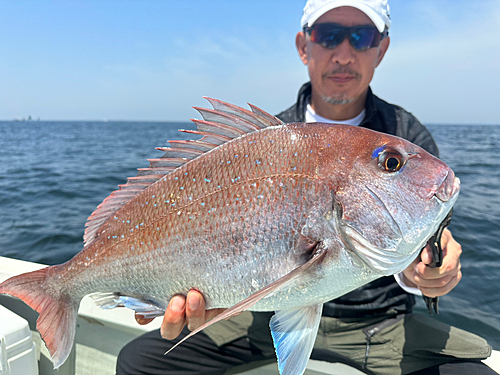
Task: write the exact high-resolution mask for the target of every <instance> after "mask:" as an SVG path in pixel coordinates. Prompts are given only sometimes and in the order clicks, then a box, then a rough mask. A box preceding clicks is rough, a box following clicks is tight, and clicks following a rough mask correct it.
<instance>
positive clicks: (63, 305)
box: [0, 266, 79, 369]
mask: <svg viewBox="0 0 500 375" xmlns="http://www.w3.org/2000/svg"><path fill="white" fill-rule="evenodd" d="M57 267H60V266H53V267H47V268H43V269H41V270H38V271H34V272H29V273H24V274H21V275H18V276H14V277H11V278H10V279H7V280H6V281H4V282H3V283H2V284H0V294H8V295H11V296H14V297H17V298H19V299H21V300H22V301H23V302H24V303H26V304H27V305H28V306H29V307H31V308H32V309H33V310H36V311H37V312H38V313H39V314H40V316H39V317H38V320H37V321H36V329H37V330H38V332H40V335H41V337H42V339H43V341H44V342H45V345H46V346H47V349H48V350H49V352H50V355H51V358H52V362H53V364H54V369H57V368H59V367H60V366H61V365H62V364H63V363H64V361H66V359H67V358H68V357H69V355H70V353H71V349H72V348H73V341H74V338H75V331H76V318H77V316H78V305H79V301H76V300H71V299H70V298H69V297H66V296H64V295H60V296H58V297H57V298H56V297H55V296H53V295H51V294H49V293H48V292H47V291H46V290H45V288H44V286H45V285H47V284H48V282H47V278H48V277H50V276H49V275H50V274H52V272H53V271H54V269H55V268H57Z"/></svg>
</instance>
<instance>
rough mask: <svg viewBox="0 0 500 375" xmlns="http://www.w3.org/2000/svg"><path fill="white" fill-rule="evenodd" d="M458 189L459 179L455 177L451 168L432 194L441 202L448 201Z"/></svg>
mask: <svg viewBox="0 0 500 375" xmlns="http://www.w3.org/2000/svg"><path fill="white" fill-rule="evenodd" d="M459 191H460V179H459V178H458V177H455V173H453V171H452V170H450V172H449V173H448V174H447V175H446V177H445V179H444V180H443V182H442V183H441V185H439V187H438V188H437V190H436V192H435V193H434V196H435V197H436V198H437V199H439V200H440V201H441V202H448V201H449V200H450V199H452V198H453V197H454V196H455V195H456V194H458V192H459Z"/></svg>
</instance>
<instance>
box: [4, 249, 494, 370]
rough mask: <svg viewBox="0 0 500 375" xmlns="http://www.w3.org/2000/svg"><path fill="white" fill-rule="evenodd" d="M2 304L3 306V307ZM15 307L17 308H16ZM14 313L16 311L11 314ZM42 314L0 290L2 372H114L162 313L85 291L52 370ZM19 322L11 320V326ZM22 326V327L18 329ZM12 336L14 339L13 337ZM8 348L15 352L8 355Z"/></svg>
mask: <svg viewBox="0 0 500 375" xmlns="http://www.w3.org/2000/svg"><path fill="white" fill-rule="evenodd" d="M44 267H46V265H43V264H38V263H32V262H26V261H22V260H16V259H11V258H7V257H0V282H2V281H4V280H6V279H7V278H9V277H11V276H14V275H17V274H20V273H24V272H31V271H35V270H38V269H41V268H44ZM2 306H3V307H4V308H6V309H8V310H6V309H4V308H2ZM9 310H10V311H9ZM12 313H14V314H12ZM13 317H15V318H14V319H13ZM37 318H38V314H37V313H36V312H34V311H33V310H32V309H31V308H29V307H28V306H27V305H25V304H24V303H23V302H22V301H21V300H19V299H16V298H12V297H9V296H6V295H0V343H1V346H0V374H2V375H37V374H38V375H48V374H58V375H110V374H114V373H115V365H116V358H117V356H118V353H119V352H120V350H121V348H122V347H123V346H124V345H125V344H127V343H128V342H130V341H131V340H133V339H134V338H136V337H137V336H139V335H141V334H143V333H145V332H148V331H151V330H153V329H156V328H159V327H160V324H161V319H155V321H153V322H152V323H150V324H148V325H146V326H140V325H138V324H137V323H136V321H135V319H134V314H133V312H132V311H131V310H129V309H113V310H102V309H100V308H98V307H97V306H96V305H95V304H94V302H93V301H92V300H91V299H90V298H89V297H88V296H87V297H85V298H84V299H83V300H82V302H81V305H80V309H79V311H78V320H77V328H76V335H75V343H74V348H73V350H72V352H71V355H70V357H69V358H68V360H67V361H66V362H65V363H64V364H63V365H62V366H61V367H60V368H59V369H58V370H54V369H53V366H52V362H51V361H50V356H49V352H48V350H47V348H46V347H45V345H44V343H43V341H42V340H41V337H40V335H39V334H38V332H37V331H36V329H35V324H36V319H37ZM8 319H12V321H14V320H15V321H16V322H21V323H22V322H24V323H25V332H26V334H24V335H23V334H21V333H19V332H18V333H17V334H15V335H14V336H15V337H16V338H17V339H16V341H15V342H14V343H10V344H9V343H7V344H8V345H7V344H6V340H4V336H3V334H4V333H3V332H2V331H1V329H2V324H1V323H2V322H3V323H4V327H5V325H7V324H9V323H8V322H7V320H8ZM14 327H15V325H14V324H12V325H11V328H14ZM20 331H21V329H20ZM11 341H12V340H11ZM9 353H11V354H12V356H9ZM483 362H485V363H486V364H487V365H488V366H490V367H491V368H492V369H493V370H495V371H496V372H499V371H500V352H499V351H496V350H494V351H493V354H492V356H491V357H489V358H487V359H486V360H485V361H483ZM227 374H238V375H279V374H278V369H277V365H276V362H275V361H272V360H270V361H263V362H255V363H252V364H249V365H244V366H240V367H237V368H234V369H232V370H231V371H230V372H227ZM327 374H330V375H331V374H342V375H361V374H363V372H361V371H359V370H358V369H356V368H353V367H350V366H348V365H347V364H344V363H340V362H339V363H330V362H323V361H317V360H309V363H308V366H307V370H306V372H305V373H304V375H327Z"/></svg>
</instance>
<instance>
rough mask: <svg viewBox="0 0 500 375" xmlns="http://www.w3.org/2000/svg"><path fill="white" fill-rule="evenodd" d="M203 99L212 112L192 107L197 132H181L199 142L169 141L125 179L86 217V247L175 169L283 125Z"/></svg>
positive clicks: (255, 110)
mask: <svg viewBox="0 0 500 375" xmlns="http://www.w3.org/2000/svg"><path fill="white" fill-rule="evenodd" d="M205 99H207V100H208V101H209V102H210V104H211V105H212V107H213V109H204V108H198V107H194V108H195V109H196V110H197V111H198V112H199V113H200V115H201V116H202V117H203V120H192V121H193V122H194V123H195V125H196V130H180V131H181V132H185V133H191V134H195V135H197V136H201V138H200V139H190V140H172V141H168V142H169V143H170V147H158V148H157V150H160V151H163V152H164V154H163V156H161V157H159V158H154V159H149V160H148V161H149V162H150V163H149V167H148V168H140V169H139V172H138V174H137V176H135V177H130V178H128V179H127V183H126V184H123V185H120V186H119V187H120V189H119V190H116V191H114V192H112V193H111V194H110V195H109V197H107V198H106V199H105V200H104V201H103V202H102V203H101V204H100V205H99V206H98V207H97V209H96V210H95V211H94V212H93V213H92V215H90V216H89V218H88V219H87V223H86V224H85V227H86V229H85V234H84V236H83V240H84V244H85V246H87V245H88V244H90V243H91V242H92V241H94V240H95V239H96V238H97V237H98V234H99V229H100V227H101V226H102V225H103V224H104V223H105V222H106V221H107V220H108V219H109V218H111V217H112V216H113V215H114V214H115V213H116V212H117V211H119V210H120V209H121V208H122V207H123V206H125V205H126V204H127V203H128V202H130V200H132V199H133V198H134V197H135V196H137V195H139V194H140V193H141V192H142V191H144V190H145V189H146V188H148V187H149V186H151V185H153V184H154V183H156V182H157V181H159V180H160V179H162V178H163V177H164V176H166V175H168V174H169V173H172V172H173V171H175V170H176V169H177V168H179V167H182V166H183V165H184V164H186V163H188V162H189V161H191V160H193V159H196V158H197V157H199V156H201V155H203V154H205V153H206V152H208V151H210V150H212V149H214V148H216V147H218V146H220V145H222V144H224V143H226V142H229V141H231V140H232V139H235V138H238V137H240V136H242V135H245V134H247V133H253V132H255V131H258V130H260V129H264V128H267V127H269V126H277V125H283V124H284V123H283V122H282V121H281V120H280V119H278V118H277V117H275V116H273V115H271V114H269V113H267V112H265V111H263V110H262V109H260V108H258V107H256V106H254V105H250V108H251V109H252V110H251V111H250V110H247V109H244V108H241V107H238V106H236V105H234V104H229V103H226V102H223V101H220V100H217V99H212V98H207V97H205Z"/></svg>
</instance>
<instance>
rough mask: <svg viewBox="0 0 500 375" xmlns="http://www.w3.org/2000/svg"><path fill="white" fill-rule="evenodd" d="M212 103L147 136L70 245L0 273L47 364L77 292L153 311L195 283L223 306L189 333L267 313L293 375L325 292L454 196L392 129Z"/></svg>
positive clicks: (429, 228) (435, 221)
mask: <svg viewBox="0 0 500 375" xmlns="http://www.w3.org/2000/svg"><path fill="white" fill-rule="evenodd" d="M209 101H210V102H211V103H212V105H213V107H214V110H204V109H198V110H199V112H200V113H201V114H202V116H203V118H204V119H203V120H194V122H195V123H196V124H197V127H198V128H197V130H195V131H188V132H190V133H194V134H198V135H200V136H201V137H202V138H201V139H200V140H190V141H182V142H180V141H179V142H175V141H174V142H172V147H170V148H168V147H167V148H165V147H163V148H160V150H162V151H164V153H165V154H164V155H163V156H162V157H160V158H155V159H151V160H150V166H149V168H142V169H140V170H139V173H138V175H137V176H136V177H132V178H129V179H128V182H127V184H125V185H121V186H120V190H118V191H115V192H113V193H112V194H111V195H110V196H109V197H108V198H106V199H105V200H104V202H103V203H102V204H101V205H99V207H98V208H97V209H96V211H95V212H94V213H93V214H92V215H91V216H90V218H89V220H88V223H87V224H86V227H87V229H86V231H85V236H84V240H85V246H84V249H83V250H82V251H81V252H80V253H78V254H77V255H76V256H75V257H74V258H73V259H71V260H70V261H68V262H66V263H65V264H62V265H57V266H52V267H48V268H45V269H42V270H39V271H35V272H32V273H28V274H23V275H19V276H15V277H13V278H11V279H9V280H6V281H5V282H4V283H2V284H0V293H6V294H10V295H13V296H16V297H19V298H21V299H23V300H24V301H25V302H26V303H28V304H29V305H30V306H31V307H32V308H34V309H35V310H37V311H38V312H39V313H40V318H39V320H38V321H37V329H38V330H39V331H40V333H41V336H42V338H43V339H44V341H45V343H46V344H47V347H48V349H49V351H50V353H51V355H52V358H53V361H54V366H55V367H56V368H57V367H59V366H60V365H61V364H62V363H63V362H64V361H65V359H66V358H67V356H68V355H69V351H70V350H71V345H72V342H73V339H74V333H75V324H76V315H77V309H78V305H79V302H80V300H81V298H82V297H84V296H85V295H88V294H91V295H92V296H93V298H94V301H95V302H96V303H97V304H98V305H99V306H101V307H103V308H114V307H121V306H125V307H129V308H131V309H133V310H135V311H136V312H138V313H139V314H141V315H143V316H151V317H154V316H158V315H162V314H163V313H164V311H165V308H166V306H167V304H168V302H169V300H170V299H171V298H172V297H173V296H174V295H175V294H184V295H185V294H187V292H188V291H189V290H190V289H193V288H194V289H197V290H199V291H201V292H202V293H203V295H204V297H205V299H206V306H207V308H227V309H226V310H225V311H224V312H223V313H221V314H220V315H219V316H217V317H216V318H214V319H213V320H212V321H210V322H208V323H206V324H205V325H203V326H201V327H200V328H198V329H197V330H195V331H193V332H192V333H191V335H192V334H195V333H196V332H198V331H199V330H200V329H203V328H204V327H205V326H207V325H210V324H213V323H214V322H217V321H220V320H221V319H226V318H230V317H231V316H234V315H236V314H238V313H239V312H241V311H243V310H252V311H273V310H274V311H277V313H276V315H275V316H274V317H273V318H272V319H271V321H270V328H271V331H272V335H273V338H274V339H275V347H276V352H277V357H278V362H279V368H280V371H282V372H283V373H284V374H287V375H295V374H301V373H302V372H303V370H304V368H305V366H306V363H307V358H308V355H305V354H308V353H309V354H310V351H311V350H312V346H313V344H314V339H315V337H316V332H317V327H318V324H319V319H320V318H321V306H322V303H323V302H326V301H328V300H331V299H333V298H336V297H338V296H340V295H342V294H344V293H347V292H349V291H351V290H353V289H355V288H357V287H359V286H361V285H363V284H365V283H367V282H369V281H372V280H374V279H375V278H378V277H380V276H383V275H391V274H395V273H398V272H401V271H402V270H404V269H405V268H406V267H407V266H408V265H409V264H410V263H411V262H412V261H413V259H415V257H416V256H417V255H418V253H419V250H420V249H421V248H422V247H423V246H424V245H425V243H426V242H427V240H428V239H429V237H431V235H432V234H433V233H434V232H435V231H436V229H437V227H438V226H439V224H440V223H441V221H442V220H443V218H444V217H445V216H446V214H447V213H448V212H449V210H450V209H451V207H452V206H453V203H454V202H455V200H456V198H457V196H458V191H459V182H458V179H456V178H455V177H454V174H453V171H451V169H449V168H448V167H447V166H446V165H445V164H444V163H443V162H441V161H439V160H438V159H436V158H434V157H433V156H431V155H430V154H428V153H426V152H425V151H424V150H422V149H421V148H419V147H418V146H416V145H413V144H411V143H409V142H407V141H404V140H402V139H400V138H397V137H393V136H389V135H386V134H381V133H377V132H374V131H371V130H368V129H363V128H359V127H353V126H347V125H331V124H319V123H317V124H303V123H295V124H283V123H281V122H280V121H279V120H278V119H276V118H274V117H273V116H272V115H269V114H267V113H265V112H264V111H262V110H260V109H258V108H256V107H254V106H251V108H252V111H253V112H252V111H248V110H244V109H242V108H239V107H237V106H234V105H231V104H228V103H224V102H221V101H217V100H215V99H209ZM416 156H418V157H416ZM388 157H392V158H394V160H392V162H391V165H396V164H397V165H398V167H399V168H398V169H397V170H390V169H389V168H388V167H387V164H385V159H386V158H388ZM396 161H397V163H396ZM395 163H396V164H395ZM191 335H189V336H187V337H190V336H191ZM181 342H182V341H181ZM304 353H305V354H304ZM291 357H296V358H300V360H299V361H296V362H295V361H294V365H293V366H292V365H290V366H291V368H289V367H287V366H285V363H286V362H287V359H288V358H291ZM283 369H285V370H283Z"/></svg>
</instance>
